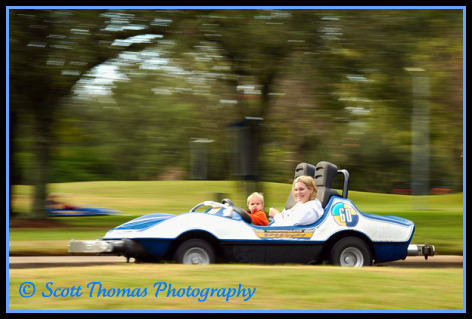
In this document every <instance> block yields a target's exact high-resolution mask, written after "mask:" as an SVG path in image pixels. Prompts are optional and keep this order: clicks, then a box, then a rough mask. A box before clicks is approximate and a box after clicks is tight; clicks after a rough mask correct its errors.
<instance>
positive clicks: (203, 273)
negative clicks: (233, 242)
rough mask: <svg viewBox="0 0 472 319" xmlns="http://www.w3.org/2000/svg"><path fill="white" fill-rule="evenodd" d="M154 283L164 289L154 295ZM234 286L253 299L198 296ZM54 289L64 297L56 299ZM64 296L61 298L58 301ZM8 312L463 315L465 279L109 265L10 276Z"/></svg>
mask: <svg viewBox="0 0 472 319" xmlns="http://www.w3.org/2000/svg"><path fill="white" fill-rule="evenodd" d="M24 282H29V283H32V284H34V285H35V287H36V288H35V289H36V290H35V294H34V296H32V297H30V298H25V297H22V296H21V295H20V287H21V285H22V283H24ZM93 282H97V283H98V282H99V283H100V285H101V290H102V292H101V293H99V292H98V288H97V287H98V284H95V285H96V286H95V287H94V289H93V290H92V288H93V284H92V285H89V284H90V283H93ZM48 283H50V284H49V285H48ZM156 283H163V284H161V285H162V286H161V288H164V284H165V285H167V289H163V290H162V291H160V292H158V294H157V295H156V292H157V287H159V285H157V286H155V284H156ZM239 285H241V287H242V288H245V289H251V291H253V295H252V296H251V297H250V298H247V297H249V295H247V296H246V298H243V297H242V295H240V297H237V296H236V295H235V296H233V297H229V298H226V297H225V296H224V295H223V294H221V293H220V296H218V295H217V294H216V293H215V294H214V295H213V296H210V295H207V297H206V298H205V296H204V294H202V292H203V291H204V289H227V291H228V289H238V288H239ZM87 286H88V287H87ZM48 287H49V288H48ZM72 287H76V288H75V289H76V290H77V288H78V287H81V292H82V295H80V296H70V295H66V294H67V290H65V289H69V292H70V289H71V288H72ZM169 287H170V288H169ZM56 289H61V290H57V296H54V295H52V291H55V290H56ZM118 289H122V290H123V289H129V290H130V291H132V290H135V293H137V292H138V290H139V292H140V293H141V297H137V296H132V295H124V296H123V295H117V294H116V291H118ZM171 289H175V290H174V291H175V295H174V292H172V290H171ZM182 289H183V290H182ZM189 289H190V290H189ZM197 289H198V290H197ZM254 289H255V290H254ZM179 290H180V292H181V293H180V294H181V296H180V297H179V295H178V294H179V292H178V291H179ZM28 291H29V292H31V289H29V290H26V292H28ZM62 291H64V292H65V294H64V296H60V295H59V293H61V292H62ZM183 291H189V292H191V294H192V293H193V296H192V295H191V294H187V293H186V292H185V294H182V292H183ZM198 291H200V293H198ZM206 291H208V290H206ZM110 292H111V293H110ZM144 292H145V295H144ZM199 299H200V300H199ZM245 299H246V300H245ZM9 309H11V310H40V309H45V310H48V309H68V310H83V309H87V310H90V309H94V310H108V309H113V310H137V309H138V310H176V309H178V310H184V309H190V310H233V309H238V310H460V309H463V277H462V268H445V269H440V268H398V267H364V268H341V267H334V266H301V265H231V264H230V265H209V266H186V265H175V264H113V265H102V266H87V267H62V268H33V269H31V268H30V269H10V277H9Z"/></svg>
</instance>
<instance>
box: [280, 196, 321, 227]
mask: <svg viewBox="0 0 472 319" xmlns="http://www.w3.org/2000/svg"><path fill="white" fill-rule="evenodd" d="M322 215H323V207H322V206H321V202H320V201H319V200H318V199H317V198H316V199H314V200H310V201H308V202H306V203H305V204H302V203H300V202H297V203H296V204H295V206H293V207H292V208H290V209H284V210H283V211H282V212H281V213H280V214H277V215H275V216H274V223H272V224H271V226H300V225H309V224H313V223H314V222H316V221H317V220H318V219H319V218H320V217H321V216H322Z"/></svg>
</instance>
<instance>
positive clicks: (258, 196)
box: [247, 192, 264, 213]
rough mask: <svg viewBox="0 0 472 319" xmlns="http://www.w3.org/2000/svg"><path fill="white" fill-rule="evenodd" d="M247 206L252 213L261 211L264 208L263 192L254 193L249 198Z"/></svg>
mask: <svg viewBox="0 0 472 319" xmlns="http://www.w3.org/2000/svg"><path fill="white" fill-rule="evenodd" d="M247 208H248V209H249V210H250V211H251V213H254V212H257V211H260V210H263V209H264V195H263V194H262V193H258V192H255V193H252V194H251V195H249V197H248V198H247Z"/></svg>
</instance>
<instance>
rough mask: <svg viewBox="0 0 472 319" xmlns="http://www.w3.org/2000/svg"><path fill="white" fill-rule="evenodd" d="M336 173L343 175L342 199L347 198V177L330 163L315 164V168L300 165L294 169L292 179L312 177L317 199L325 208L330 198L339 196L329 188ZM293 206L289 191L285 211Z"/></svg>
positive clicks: (306, 164)
mask: <svg viewBox="0 0 472 319" xmlns="http://www.w3.org/2000/svg"><path fill="white" fill-rule="evenodd" d="M338 173H342V174H344V177H345V187H344V189H343V197H345V198H347V179H348V178H349V175H348V173H347V171H345V170H340V171H338V168H337V166H336V165H334V164H332V163H329V162H324V161H322V162H319V163H318V164H316V166H314V165H311V164H308V163H300V164H298V165H297V167H296V168H295V176H294V179H295V178H297V177H298V176H311V177H313V178H314V179H315V183H316V188H317V189H318V195H317V198H318V200H319V201H320V202H321V205H322V206H323V208H325V207H326V205H327V204H328V202H329V199H330V198H331V196H333V195H336V196H339V193H338V192H337V191H336V190H334V189H332V188H331V187H332V184H333V179H334V178H335V177H336V176H337V175H338ZM294 205H295V199H294V197H293V193H292V190H290V193H289V194H288V198H287V201H286V202H285V209H290V208H292V207H293V206H294Z"/></svg>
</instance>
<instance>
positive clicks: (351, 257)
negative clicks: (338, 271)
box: [330, 237, 372, 267]
mask: <svg viewBox="0 0 472 319" xmlns="http://www.w3.org/2000/svg"><path fill="white" fill-rule="evenodd" d="M330 261H331V263H332V264H334V265H339V266H343V267H362V266H370V265H372V253H371V251H370V248H369V246H368V245H367V244H366V242H365V241H364V240H362V239H360V238H357V237H346V238H343V239H341V240H339V241H338V242H337V243H336V244H335V245H334V246H333V249H332V250H331V254H330Z"/></svg>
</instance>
